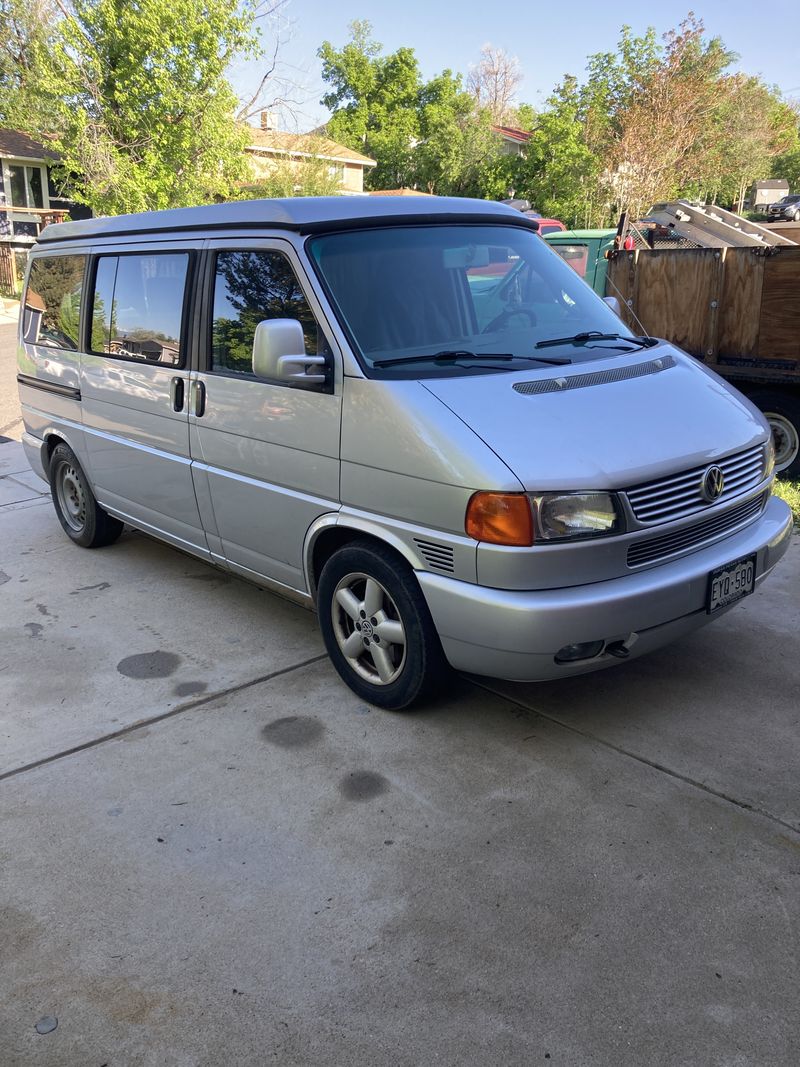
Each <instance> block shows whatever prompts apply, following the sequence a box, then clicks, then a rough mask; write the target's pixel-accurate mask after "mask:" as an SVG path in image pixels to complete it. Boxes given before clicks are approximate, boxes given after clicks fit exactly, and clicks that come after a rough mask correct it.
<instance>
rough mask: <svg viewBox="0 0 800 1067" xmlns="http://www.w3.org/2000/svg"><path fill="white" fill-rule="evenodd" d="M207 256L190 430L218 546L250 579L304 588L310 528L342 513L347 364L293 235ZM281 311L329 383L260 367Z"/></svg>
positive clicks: (226, 245)
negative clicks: (272, 376) (266, 325)
mask: <svg viewBox="0 0 800 1067" xmlns="http://www.w3.org/2000/svg"><path fill="white" fill-rule="evenodd" d="M206 258H207V264H206V275H205V289H204V297H203V306H204V309H205V311H206V314H205V316H204V321H203V323H202V325H201V334H202V336H201V341H200V345H199V349H200V353H201V363H200V366H199V368H198V369H197V370H196V371H194V372H193V374H192V385H191V389H190V394H191V395H190V406H189V432H190V444H191V454H192V459H193V472H194V478H195V487H196V491H197V496H198V501H199V503H200V508H201V511H202V512H203V519H204V522H205V524H206V529H207V530H208V531H209V545H210V546H211V548H212V552H213V553H214V554H217V553H219V554H220V555H221V556H223V557H224V558H225V559H226V560H227V561H228V563H229V564H230V566H231V567H232V568H233V569H235V570H238V571H239V572H240V573H242V574H246V575H247V574H249V575H253V576H263V577H267V578H269V579H271V580H273V581H275V582H279V583H280V584H282V585H285V586H289V587H290V588H292V589H301V590H302V589H305V579H304V575H303V559H302V556H303V553H302V549H303V541H304V538H305V534H306V531H307V530H308V528H309V526H310V525H311V523H312V522H313V521H314V520H315V519H316V518H318V517H319V516H320V515H323V514H326V513H329V512H331V511H337V510H338V509H339V428H340V422H341V387H342V382H341V359H340V358H337V356H336V354H335V352H334V350H333V347H332V342H331V340H330V339H329V337H328V336H327V334H326V331H325V329H324V327H323V326H322V325H321V322H322V315H321V309H320V308H319V305H318V304H317V302H316V299H315V297H314V295H313V292H312V290H311V287H310V286H309V284H308V280H307V279H306V278H305V277H304V276H303V272H302V269H301V267H300V264H299V261H298V259H297V256H296V253H295V251H294V249H293V248H292V247H291V245H290V244H289V243H288V242H285V241H280V240H279V239H275V240H242V241H232V240H229V241H213V242H210V243H209V246H208V252H207V257H206ZM270 318H282V319H285V318H291V319H297V320H299V321H300V323H301V324H302V326H303V333H304V337H305V346H306V353H307V354H325V355H327V356H328V357H329V360H330V365H331V374H330V376H329V381H328V382H327V383H326V384H325V385H323V386H319V387H318V388H314V389H304V388H297V387H294V386H290V385H287V384H285V383H282V382H279V381H265V380H263V379H260V378H257V377H256V376H255V375H254V374H253V364H252V353H253V337H254V334H255V328H256V326H257V324H258V323H259V322H261V321H263V320H264V319H270ZM297 354H298V355H299V354H301V353H297ZM215 533H216V537H215V536H214V534H215Z"/></svg>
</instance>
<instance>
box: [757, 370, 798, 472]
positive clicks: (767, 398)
mask: <svg viewBox="0 0 800 1067" xmlns="http://www.w3.org/2000/svg"><path fill="white" fill-rule="evenodd" d="M749 398H750V400H752V402H753V403H754V404H755V405H756V407H757V408H759V409H760V410H761V412H762V413H763V414H764V416H765V417H766V419H767V422H769V424H770V426H771V427H772V438H773V440H774V442H775V453H776V455H775V470H776V471H777V472H778V474H780V475H781V476H782V477H784V478H800V397H798V396H795V395H793V394H792V393H784V392H780V391H779V390H767V389H765V390H763V391H759V392H755V393H750V394H749Z"/></svg>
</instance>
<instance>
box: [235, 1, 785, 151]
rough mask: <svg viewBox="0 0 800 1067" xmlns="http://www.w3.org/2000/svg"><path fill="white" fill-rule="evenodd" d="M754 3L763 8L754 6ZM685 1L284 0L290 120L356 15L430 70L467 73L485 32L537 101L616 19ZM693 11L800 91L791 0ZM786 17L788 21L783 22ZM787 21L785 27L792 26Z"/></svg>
mask: <svg viewBox="0 0 800 1067" xmlns="http://www.w3.org/2000/svg"><path fill="white" fill-rule="evenodd" d="M759 7H761V8H762V9H763V11H764V12H769V16H768V17H767V15H762V16H760V15H758V10H759ZM689 8H690V3H689V0H683V2H677V3H676V2H673V0H662V2H661V3H659V4H658V7H657V9H652V8H651V9H649V10H650V13H648V7H647V6H646V5H644V4H641V3H636V2H633V0H622V2H619V3H616V4H613V3H611V4H603V3H599V2H598V0H572V2H570V3H553V4H548V5H544V4H537V3H536V2H535V0H529V2H527V3H520V2H519V0H516V2H514V0H511V2H506V3H505V4H503V5H501V4H490V3H487V2H486V0H483V2H482V3H478V2H477V0H460V2H459V3H458V4H452V3H451V4H442V3H438V4H437V3H435V2H433V0H393V2H391V3H390V2H388V0H362V2H360V3H354V2H353V0H344V2H343V3H332V2H331V0H290V2H289V3H288V4H287V6H286V8H285V9H284V10H285V14H286V18H287V20H288V22H289V23H290V25H289V27H288V33H289V35H290V39H289V40H288V41H287V43H285V44H284V45H283V46H282V48H281V50H280V59H281V68H282V73H283V74H284V75H286V76H288V77H289V78H291V79H292V80H293V81H299V82H300V83H302V85H303V89H302V91H300V92H299V93H298V94H297V95H298V98H299V99H301V100H302V103H301V104H300V106H299V107H297V108H296V112H297V117H296V124H294V125H293V124H292V122H291V120H288V121H286V122H285V123H284V124H285V125H286V127H287V128H297V129H300V130H303V129H309V128H311V127H312V126H314V125H316V124H317V123H318V122H321V121H323V120H324V118H325V114H326V113H325V111H324V109H323V108H321V107H320V105H319V98H320V96H321V95H322V92H323V84H322V81H321V78H320V64H319V61H318V60H317V59H316V51H317V48H318V47H319V45H320V44H321V42H322V41H323V40H325V39H328V40H330V41H332V42H333V44H334V45H336V46H340V45H342V44H344V43H345V41H346V40H347V37H348V30H347V26H348V24H349V23H350V22H351V21H352V20H353V19H358V18H366V19H369V21H370V22H371V23H372V25H373V36H374V37H375V38H376V39H377V40H378V41H380V42H381V43H382V44H383V46H384V50H385V51H387V52H388V51H394V49H396V48H398V47H400V46H401V45H408V46H410V47H412V48H413V49H414V50H415V51H416V53H417V56H418V58H419V61H420V65H421V67H422V72H423V75H424V76H425V77H430V76H432V75H433V74H435V73H437V72H438V71H440V70H442V69H444V68H445V67H450V68H451V69H452V70H458V71H462V72H464V73H466V71H467V69H468V67H469V65H470V63H474V62H475V61H476V60H477V58H478V53H479V52H480V49H481V46H482V45H483V44H485V43H486V42H488V41H490V42H491V43H492V44H493V45H495V46H497V47H501V48H505V49H506V51H507V52H509V53H511V54H512V55H516V56H517V57H518V58H519V60H520V65H521V67H522V71H523V73H524V82H523V84H522V88H521V92H520V97H521V99H522V100H525V101H527V102H530V103H532V104H534V105H537V104H542V103H543V102H544V100H545V99H546V97H547V96H548V94H549V93H550V91H551V90H552V88H553V86H554V85H555V84H556V82H557V81H559V80H560V78H561V77H562V75H563V74H565V73H570V74H576V75H578V76H580V75H581V74H582V72H583V70H584V66H585V62H586V56H587V55H590V54H591V53H593V52H600V51H609V50H612V49H613V48H614V45H615V42H616V40H617V38H618V36H619V30H620V27H621V26H622V25H623V24H624V23H627V24H629V25H631V26H632V27H633V29H634V30H635V31H637V32H642V31H643V30H645V29H646V28H647V26H648V25H654V26H655V27H656V29H657V31H658V32H659V33H662V32H663V31H664V30H667V29H670V28H672V27H675V26H677V25H678V23H679V22H680V20H681V19H682V18H683V17H684V16H685V15H686V13H687V11H688V10H689ZM694 10H695V13H696V14H697V15H698V17H700V18H702V19H703V21H704V22H705V25H706V29H707V31H708V32H709V33H710V34H712V35H719V36H721V37H722V39H723V41H724V42H725V44H726V45H727V46H728V47H729V48H732V49H733V50H734V51H736V52H738V53H739V55H740V60H739V63H738V65H737V66H738V68H739V69H741V70H743V71H746V72H747V73H749V74H760V75H761V76H762V77H763V78H764V79H765V80H766V81H767V82H769V83H771V84H775V85H778V86H779V87H780V88H781V89H782V90H783V91H784V92H787V93H790V95H794V96H798V97H800V31H798V23H797V13H798V4H797V0H769V2H768V3H765V4H763V5H759V4H758V3H756V2H755V0H749V2H747V3H745V2H744V0H706V2H704V3H698V4H697V5H696V6H695V8H694ZM783 27H786V28H785V29H784V28H783ZM789 27H791V28H789ZM256 79H257V70H256V69H254V68H253V67H251V66H244V67H239V68H237V69H236V70H235V71H234V72H233V81H234V85H235V87H236V89H237V91H239V92H240V93H241V94H244V93H245V92H246V90H247V89H248V88H249V87H250V86H251V85H252V84H254V82H255V81H256Z"/></svg>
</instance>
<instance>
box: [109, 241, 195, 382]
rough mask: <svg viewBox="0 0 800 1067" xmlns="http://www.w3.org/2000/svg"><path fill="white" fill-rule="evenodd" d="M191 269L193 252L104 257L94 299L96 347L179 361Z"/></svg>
mask: <svg viewBox="0 0 800 1067" xmlns="http://www.w3.org/2000/svg"><path fill="white" fill-rule="evenodd" d="M188 269H189V254H188V252H155V253H150V252H147V253H143V254H138V253H137V254H135V255H125V256H100V257H99V258H98V260H97V269H96V272H95V285H94V300H93V303H92V327H91V350H92V352H94V353H96V354H98V355H107V356H118V357H121V358H124V359H138V360H142V361H143V362H146V363H168V364H171V365H173V366H176V365H178V364H179V363H180V362H181V322H182V319H183V302H184V294H185V291H186V276H187V272H188Z"/></svg>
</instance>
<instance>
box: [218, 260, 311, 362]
mask: <svg viewBox="0 0 800 1067" xmlns="http://www.w3.org/2000/svg"><path fill="white" fill-rule="evenodd" d="M265 319H297V320H298V321H299V322H300V325H301V326H302V327H303V336H304V339H305V349H306V354H307V355H325V354H327V353H328V351H329V348H328V345H327V342H326V340H325V335H324V334H323V333H322V330H321V329H320V328H319V325H318V323H317V320H316V318H315V317H314V313H313V312H312V310H311V308H310V307H309V305H308V301H307V300H306V298H305V296H304V295H303V290H302V289H301V288H300V283H299V282H298V280H297V275H296V274H295V272H294V270H293V269H292V265H291V263H290V262H289V260H288V259H287V258H286V256H284V255H283V254H282V253H281V252H272V251H263V252H244V251H242V252H233V251H231V252H220V253H219V254H218V255H217V262H216V270H215V275H214V307H213V314H212V327H211V363H212V367H213V369H214V370H218V371H233V372H234V373H237V374H252V372H253V338H254V336H255V332H256V326H257V325H258V324H259V322H263V321H264V320H265ZM301 354H302V353H298V355H301Z"/></svg>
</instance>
